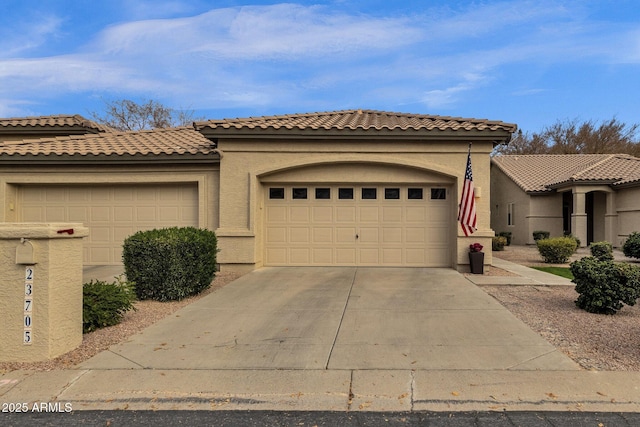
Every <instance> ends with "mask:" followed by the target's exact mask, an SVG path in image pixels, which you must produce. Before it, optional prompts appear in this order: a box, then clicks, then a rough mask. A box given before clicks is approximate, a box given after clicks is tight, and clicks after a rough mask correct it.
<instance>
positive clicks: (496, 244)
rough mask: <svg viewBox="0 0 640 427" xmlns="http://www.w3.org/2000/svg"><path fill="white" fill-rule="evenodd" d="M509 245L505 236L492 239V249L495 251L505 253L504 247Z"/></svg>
mask: <svg viewBox="0 0 640 427" xmlns="http://www.w3.org/2000/svg"><path fill="white" fill-rule="evenodd" d="M506 244H507V238H506V237H504V236H495V237H493V239H491V249H493V250H494V251H504V245H506Z"/></svg>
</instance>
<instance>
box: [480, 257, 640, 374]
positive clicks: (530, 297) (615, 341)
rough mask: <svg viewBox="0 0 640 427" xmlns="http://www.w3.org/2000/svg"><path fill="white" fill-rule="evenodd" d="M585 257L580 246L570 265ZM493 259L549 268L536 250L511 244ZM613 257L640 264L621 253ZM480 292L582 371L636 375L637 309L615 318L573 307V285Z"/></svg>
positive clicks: (639, 360) (639, 345)
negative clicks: (490, 297) (494, 300)
mask: <svg viewBox="0 0 640 427" xmlns="http://www.w3.org/2000/svg"><path fill="white" fill-rule="evenodd" d="M589 255H590V253H589V250H588V249H586V248H581V249H579V250H578V253H577V254H575V255H574V256H573V257H572V258H571V260H570V261H574V260H577V259H580V258H582V257H583V256H589ZM493 256H494V257H498V258H501V259H504V260H507V261H511V262H515V263H518V264H521V265H526V266H538V265H539V266H549V264H545V263H543V262H541V257H540V255H539V254H538V251H537V248H536V247H535V246H509V247H506V248H505V251H503V252H494V253H493ZM615 258H616V260H617V261H625V262H630V263H634V264H636V265H638V264H639V263H638V261H637V260H634V259H630V258H626V257H624V255H623V254H622V253H621V252H619V251H615ZM558 266H566V267H568V266H569V264H563V265H558ZM482 289H484V290H485V291H486V292H487V293H489V295H491V296H493V297H494V298H495V299H496V300H498V301H499V302H500V303H501V304H502V305H503V306H504V307H506V308H507V309H508V310H509V311H510V312H511V313H513V314H514V315H515V316H516V317H518V318H519V319H520V320H522V321H523V322H524V323H526V324H527V325H528V326H529V327H530V328H531V329H533V330H534V331H536V332H537V333H538V334H540V335H541V336H542V337H543V338H545V339H546V340H547V341H549V342H550V343H551V344H552V345H553V346H555V347H556V348H558V349H559V350H560V351H562V352H563V353H565V354H566V355H567V356H569V357H570V358H571V359H573V360H574V361H576V362H577V363H578V364H580V366H581V367H582V368H584V369H591V370H598V371H640V306H638V305H635V306H633V307H630V306H625V307H623V308H622V310H620V311H619V312H618V313H617V314H615V315H604V314H593V313H588V312H586V311H584V310H581V309H579V308H578V307H576V305H575V302H574V301H575V300H576V299H577V298H578V293H577V292H576V291H575V290H574V288H573V286H484V287H483V288H482Z"/></svg>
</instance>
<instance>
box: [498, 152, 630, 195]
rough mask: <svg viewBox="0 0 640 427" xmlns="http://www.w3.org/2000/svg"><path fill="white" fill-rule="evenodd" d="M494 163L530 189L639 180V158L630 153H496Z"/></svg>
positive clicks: (610, 183) (529, 190)
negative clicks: (500, 154) (498, 154)
mask: <svg viewBox="0 0 640 427" xmlns="http://www.w3.org/2000/svg"><path fill="white" fill-rule="evenodd" d="M492 163H493V164H494V165H496V166H497V167H499V168H500V169H501V170H502V171H503V172H504V173H505V174H506V175H507V176H509V177H510V178H511V179H512V180H513V181H514V182H515V183H516V184H517V185H518V186H519V187H520V188H522V189H523V190H524V191H526V192H530V193H544V192H549V191H552V190H553V188H554V187H557V186H560V185H562V184H567V183H594V184H598V183H599V184H609V185H612V186H619V185H623V184H631V183H635V182H640V158H637V157H633V156H630V155H627V154H535V155H534V154H532V155H508V156H496V157H494V158H493V159H492Z"/></svg>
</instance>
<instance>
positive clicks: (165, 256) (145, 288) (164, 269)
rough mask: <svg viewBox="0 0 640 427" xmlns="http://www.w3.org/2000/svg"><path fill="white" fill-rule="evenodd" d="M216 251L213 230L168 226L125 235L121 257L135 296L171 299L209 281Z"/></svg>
mask: <svg viewBox="0 0 640 427" xmlns="http://www.w3.org/2000/svg"><path fill="white" fill-rule="evenodd" d="M217 251H218V250H217V239H216V235H215V233H214V232H213V231H210V230H205V229H198V228H195V227H182V228H178V227H172V228H163V229H155V230H149V231H140V232H138V233H136V234H134V235H132V236H129V237H128V238H127V239H126V240H125V242H124V246H123V250H122V260H123V263H124V268H125V273H126V275H127V279H128V280H130V281H132V282H134V283H135V290H136V295H137V296H138V298H139V299H141V300H144V299H153V300H157V301H174V300H181V299H183V298H186V297H189V296H192V295H196V294H198V293H200V292H202V291H203V290H204V289H206V288H208V287H209V285H211V281H212V280H213V278H214V277H215V272H216V254H217Z"/></svg>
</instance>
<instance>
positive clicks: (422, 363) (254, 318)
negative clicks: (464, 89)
mask: <svg viewBox="0 0 640 427" xmlns="http://www.w3.org/2000/svg"><path fill="white" fill-rule="evenodd" d="M79 367H81V368H87V369H109V368H133V369H140V368H153V369H222V370H224V369H329V370H332V369H338V370H342V369H363V370H366V369H439V370H442V369H474V370H478V369H479V370H485V369H486V370H502V369H507V370H537V369H544V370H574V369H578V367H577V365H576V364H575V363H574V362H572V361H571V360H570V359H569V358H567V357H566V356H564V355H562V354H561V353H560V352H559V351H557V350H556V349H555V348H554V347H553V346H551V345H550V344H549V343H547V342H546V341H545V340H543V339H542V338H541V337H540V336H539V335H538V334H536V333H534V332H533V331H531V330H530V329H529V328H528V327H527V326H526V325H524V324H523V323H522V322H520V321H519V320H518V319H516V318H515V317H514V316H513V315H512V314H511V313H510V312H509V311H507V310H506V309H505V308H503V307H502V306H501V305H500V304H498V303H497V302H496V301H495V300H494V299H493V298H492V297H490V296H488V295H487V294H486V293H485V292H483V291H482V290H481V289H480V288H478V287H476V286H475V285H474V284H472V283H471V282H469V281H468V280H467V279H466V278H465V277H464V276H463V275H461V274H459V273H457V272H456V271H454V270H450V269H433V268H355V267H354V268H351V267H343V268H327V267H322V268H316V267H269V268H262V269H259V270H257V271H254V272H252V273H250V274H247V275H245V276H243V277H241V278H239V279H238V280H236V281H234V282H232V283H230V284H228V285H227V286H225V287H224V288H222V289H220V290H218V291H216V292H214V293H212V294H210V295H208V296H206V297H204V298H202V299H200V300H198V301H197V302H195V303H193V304H191V305H189V306H187V307H185V308H183V309H181V310H179V311H178V312H176V313H175V314H173V315H172V316H169V317H167V318H165V319H163V320H162V321H160V322H158V323H156V324H155V325H153V326H151V327H150V328H148V329H146V330H145V331H143V332H141V333H140V334H137V335H135V336H134V337H132V339H131V340H130V341H129V342H126V343H122V344H119V345H116V346H114V347H112V348H111V349H110V350H108V351H105V352H103V353H101V354H99V355H97V356H95V357H94V358H92V359H90V360H88V361H86V362H84V363H83V364H81V365H80V366H79Z"/></svg>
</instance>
